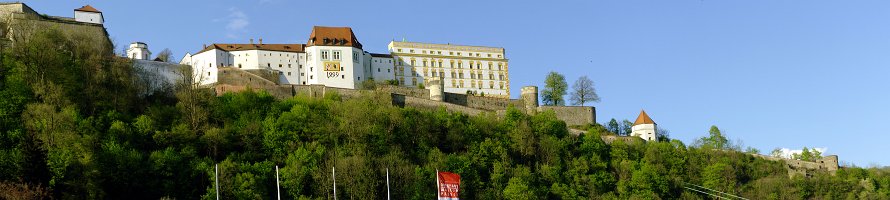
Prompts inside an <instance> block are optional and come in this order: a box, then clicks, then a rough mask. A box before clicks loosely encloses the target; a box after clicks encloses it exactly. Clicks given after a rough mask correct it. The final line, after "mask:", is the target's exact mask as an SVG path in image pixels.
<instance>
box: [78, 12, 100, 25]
mask: <svg viewBox="0 0 890 200" xmlns="http://www.w3.org/2000/svg"><path fill="white" fill-rule="evenodd" d="M74 21H79V22H86V23H94V24H102V23H105V22H104V21H103V20H102V13H94V12H81V11H74Z"/></svg>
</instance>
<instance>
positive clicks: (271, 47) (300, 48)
mask: <svg viewBox="0 0 890 200" xmlns="http://www.w3.org/2000/svg"><path fill="white" fill-rule="evenodd" d="M305 48H306V45H305V44H212V45H210V46H207V47H205V48H204V49H202V50H201V51H198V53H195V54H200V53H203V52H205V51H210V50H211V49H219V50H223V51H244V50H265V51H282V52H294V53H302V52H305Z"/></svg>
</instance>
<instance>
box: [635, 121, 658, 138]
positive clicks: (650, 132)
mask: <svg viewBox="0 0 890 200" xmlns="http://www.w3.org/2000/svg"><path fill="white" fill-rule="evenodd" d="M655 126H656V125H655V124H638V125H634V126H632V127H631V134H630V136H637V137H640V138H643V140H646V141H647V142H648V141H655V140H656V139H657V136H656V135H655V130H656V128H655Z"/></svg>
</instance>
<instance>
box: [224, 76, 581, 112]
mask: <svg viewBox="0 0 890 200" xmlns="http://www.w3.org/2000/svg"><path fill="white" fill-rule="evenodd" d="M273 73H274V72H264V71H262V70H252V71H251V70H241V69H238V68H233V67H222V68H220V72H219V77H218V80H217V84H216V85H215V86H213V87H214V89H215V91H216V92H217V94H224V93H226V92H237V91H242V90H246V89H248V88H252V89H259V90H265V91H268V92H269V93H270V94H272V95H273V96H275V97H278V98H287V97H291V96H294V95H297V94H308V95H309V96H311V97H323V96H324V94H325V93H326V92H327V91H337V93H338V94H340V95H341V96H342V97H344V98H351V97H357V96H359V95H360V90H353V89H343V88H334V87H327V86H324V85H281V84H279V83H278V82H277V80H278V78H277V76H276V75H277V74H273ZM432 83H435V80H434V81H432ZM439 86H441V85H439ZM376 90H378V91H382V92H387V93H390V94H392V96H393V104H394V105H399V106H409V107H417V108H430V109H434V108H439V107H443V108H445V109H446V110H448V111H450V112H462V113H466V114H468V115H479V114H482V113H486V112H491V113H495V114H499V115H503V113H505V110H506V109H507V107H509V106H511V105H512V106H514V107H516V108H518V109H519V110H521V111H522V112H524V113H527V114H532V115H534V114H536V113H539V112H544V111H553V112H554V113H555V114H556V117H557V118H558V119H560V120H563V121H565V122H566V125H570V126H571V125H586V124H592V123H596V109H595V108H594V107H591V106H539V105H538V102H537V95H538V92H537V87H534V86H529V87H525V88H523V89H522V91H523V94H522V96H521V98H520V99H512V100H511V99H504V98H495V97H482V96H473V95H466V94H455V93H447V92H444V91H443V90H442V87H436V86H435V85H431V87H430V88H429V89H419V88H409V87H399V86H392V85H378V86H377V89H376Z"/></svg>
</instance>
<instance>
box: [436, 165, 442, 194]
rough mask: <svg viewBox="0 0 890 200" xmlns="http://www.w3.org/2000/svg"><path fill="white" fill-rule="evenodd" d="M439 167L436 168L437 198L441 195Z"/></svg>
mask: <svg viewBox="0 0 890 200" xmlns="http://www.w3.org/2000/svg"><path fill="white" fill-rule="evenodd" d="M439 192H440V191H439V169H436V199H437V200H438V199H439V198H440V197H441V196H439V195H440V193H439Z"/></svg>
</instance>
